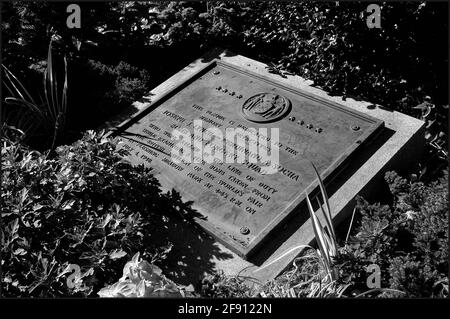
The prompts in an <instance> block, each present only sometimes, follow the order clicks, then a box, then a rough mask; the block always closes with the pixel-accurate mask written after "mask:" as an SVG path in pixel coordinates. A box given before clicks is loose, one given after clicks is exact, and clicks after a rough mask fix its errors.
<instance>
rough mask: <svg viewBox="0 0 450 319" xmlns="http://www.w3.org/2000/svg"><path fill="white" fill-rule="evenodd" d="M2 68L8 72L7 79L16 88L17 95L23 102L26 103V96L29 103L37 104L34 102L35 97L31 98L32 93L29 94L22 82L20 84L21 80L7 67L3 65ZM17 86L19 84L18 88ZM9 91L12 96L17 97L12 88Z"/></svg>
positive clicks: (6, 73)
mask: <svg viewBox="0 0 450 319" xmlns="http://www.w3.org/2000/svg"><path fill="white" fill-rule="evenodd" d="M2 67H3V69H4V71H6V72H5V75H6V79H7V80H8V81H9V83H10V84H11V85H12V86H13V87H14V91H15V93H16V94H17V95H19V96H20V97H21V98H22V100H24V101H26V100H27V99H26V98H25V96H26V97H27V98H28V100H29V102H31V103H33V104H36V102H35V101H34V100H33V97H32V96H31V94H30V92H28V90H27V89H26V88H25V87H24V86H23V84H22V82H20V80H19V79H18V78H17V77H16V76H15V75H14V74H13V73H12V72H11V71H10V70H9V69H8V68H7V67H6V66H5V65H3V64H2ZM14 82H15V83H14ZM5 84H6V82H5ZM16 84H17V86H16ZM9 91H10V93H11V94H12V95H14V96H15V94H14V92H13V90H11V88H9ZM22 93H23V94H22ZM24 95H25V96H24Z"/></svg>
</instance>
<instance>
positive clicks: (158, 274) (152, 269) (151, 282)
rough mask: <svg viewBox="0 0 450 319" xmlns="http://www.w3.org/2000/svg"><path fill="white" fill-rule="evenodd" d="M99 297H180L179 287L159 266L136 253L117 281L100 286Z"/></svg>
mask: <svg viewBox="0 0 450 319" xmlns="http://www.w3.org/2000/svg"><path fill="white" fill-rule="evenodd" d="M98 295H99V296H100V297H110V298H118V297H163V298H170V297H182V294H181V292H180V290H179V288H178V287H177V286H176V285H175V284H174V283H173V282H172V281H170V280H168V279H167V278H166V277H165V276H164V275H163V274H162V271H161V269H160V268H159V267H157V266H155V265H152V264H150V263H148V262H147V261H145V260H141V259H140V258H139V253H136V254H135V255H134V256H133V258H132V260H131V261H129V262H127V263H126V264H125V266H124V268H123V276H122V277H121V278H120V279H119V281H118V282H116V283H115V284H112V285H110V286H107V287H105V288H102V289H101V290H100V291H99V292H98Z"/></svg>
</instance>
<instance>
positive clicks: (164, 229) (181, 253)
mask: <svg viewBox="0 0 450 319" xmlns="http://www.w3.org/2000/svg"><path fill="white" fill-rule="evenodd" d="M163 198H164V200H163V201H162V207H159V209H161V210H162V211H161V212H162V213H163V214H164V216H167V218H168V220H167V221H166V222H165V221H162V223H161V224H160V225H158V224H155V225H154V227H153V228H154V230H153V231H152V234H151V236H150V241H151V246H154V247H162V246H164V245H166V244H167V243H171V244H172V245H173V246H172V249H171V250H170V252H169V253H168V255H167V258H166V259H164V260H162V261H159V262H156V264H157V265H158V266H159V267H160V268H161V269H162V270H163V273H164V274H165V275H166V276H167V277H168V278H170V279H172V280H173V281H174V282H176V283H177V284H182V285H189V284H194V285H195V284H196V283H197V282H198V281H199V280H201V279H202V278H203V276H204V274H205V273H208V274H211V273H213V272H214V270H215V269H214V263H213V262H212V261H211V259H212V258H213V257H215V258H216V259H218V260H225V259H230V258H232V257H233V256H232V255H231V254H229V253H226V252H223V251H221V250H220V249H219V247H218V245H217V243H216V241H215V240H214V239H213V238H211V237H210V236H209V235H207V234H206V233H205V232H204V231H203V230H202V229H201V228H200V227H199V226H197V224H195V223H194V222H193V218H200V219H205V218H204V217H203V216H202V215H201V214H200V213H198V212H197V211H195V210H193V209H192V208H191V205H192V202H183V201H182V199H181V197H180V194H179V193H177V192H176V191H174V190H172V191H171V192H167V193H166V194H165V195H164V197H163Z"/></svg>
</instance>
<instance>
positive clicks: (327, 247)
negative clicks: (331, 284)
mask: <svg viewBox="0 0 450 319" xmlns="http://www.w3.org/2000/svg"><path fill="white" fill-rule="evenodd" d="M311 165H312V167H313V168H314V172H315V174H316V176H317V179H318V181H319V186H320V193H321V195H322V200H323V203H324V204H323V205H322V204H321V203H320V201H319V199H318V198H317V203H318V204H319V207H320V209H321V211H322V214H323V216H324V218H325V223H326V228H324V227H323V226H322V224H321V222H320V220H319V219H318V218H317V216H316V213H315V212H314V209H313V206H312V204H311V200H310V199H309V195H308V194H307V193H306V192H305V194H306V202H307V204H308V211H309V215H310V217H311V223H312V226H313V230H314V235H315V236H316V242H317V245H318V246H319V251H320V257H321V259H320V260H321V262H322V264H323V266H324V268H325V269H326V271H327V274H328V275H329V276H330V278H331V280H335V279H336V273H335V271H334V270H333V269H332V263H333V258H335V257H336V255H337V253H338V244H337V240H336V234H335V231H334V227H333V222H332V216H331V209H330V204H329V202H328V195H327V193H326V190H325V186H324V184H323V181H322V178H321V177H320V174H319V172H318V171H317V168H316V167H315V166H314V164H312V163H311ZM324 206H325V208H324Z"/></svg>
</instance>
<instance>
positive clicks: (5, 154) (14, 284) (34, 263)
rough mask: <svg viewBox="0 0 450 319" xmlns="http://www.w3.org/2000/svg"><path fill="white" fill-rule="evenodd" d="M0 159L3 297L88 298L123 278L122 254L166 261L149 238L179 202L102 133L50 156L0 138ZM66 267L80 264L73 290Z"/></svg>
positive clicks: (146, 169) (148, 171)
mask: <svg viewBox="0 0 450 319" xmlns="http://www.w3.org/2000/svg"><path fill="white" fill-rule="evenodd" d="M7 135H9V136H11V134H10V133H8V132H7ZM1 156H2V168H3V170H2V193H1V199H2V206H1V214H2V222H3V226H2V228H1V231H2V232H1V249H2V250H1V254H2V272H3V280H2V288H3V289H2V291H3V294H4V295H5V296H26V297H53V296H91V295H93V294H95V293H96V292H97V291H98V289H99V288H102V287H104V286H105V285H106V284H112V283H113V282H114V281H116V280H117V278H119V277H120V276H121V274H122V268H123V266H124V264H125V261H126V259H125V258H124V257H125V256H132V255H134V254H135V253H136V252H137V251H141V252H143V253H142V256H143V257H144V258H147V259H148V258H152V260H155V259H158V257H160V258H162V257H163V256H162V255H158V254H159V251H160V250H161V249H164V245H161V246H158V247H155V245H153V244H152V236H153V234H155V233H156V230H157V229H158V228H161V225H164V224H165V223H167V222H168V218H169V217H168V216H163V215H162V213H161V212H168V211H173V210H174V207H177V211H180V209H179V207H178V206H177V205H178V202H177V199H174V198H173V196H172V195H170V194H163V193H161V191H160V189H159V184H158V182H157V181H156V180H155V179H154V178H153V177H152V175H151V174H150V169H149V168H144V167H143V166H137V167H133V166H131V165H130V164H129V163H127V162H124V161H123V160H122V159H121V157H120V156H119V155H118V154H117V152H116V148H115V142H113V141H111V140H109V139H106V138H104V137H103V135H102V134H101V133H100V134H96V133H93V132H88V133H86V134H85V135H84V137H83V138H82V139H81V140H79V141H77V142H76V143H74V144H72V145H70V146H61V147H58V148H57V150H56V155H55V157H54V158H50V157H49V156H48V155H47V154H42V153H39V152H37V151H32V150H30V149H28V148H27V147H25V146H23V145H21V144H20V143H18V142H17V141H14V140H11V139H8V138H6V137H4V138H2V151H1ZM180 213H182V211H180ZM160 239H161V238H159V242H160V243H161V242H162V240H160ZM167 245H169V243H167ZM71 264H76V265H79V266H80V274H79V275H80V276H78V281H77V284H76V285H75V287H74V288H69V287H68V285H67V284H66V280H67V279H68V278H67V273H66V272H67V269H68V267H69V265H71ZM65 273H66V274H65ZM63 274H65V275H63Z"/></svg>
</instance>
